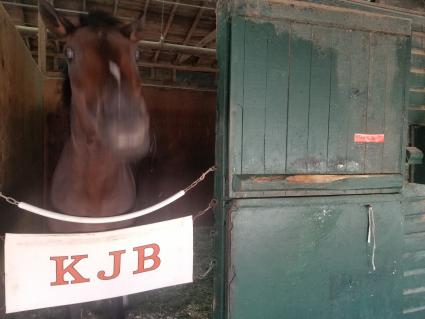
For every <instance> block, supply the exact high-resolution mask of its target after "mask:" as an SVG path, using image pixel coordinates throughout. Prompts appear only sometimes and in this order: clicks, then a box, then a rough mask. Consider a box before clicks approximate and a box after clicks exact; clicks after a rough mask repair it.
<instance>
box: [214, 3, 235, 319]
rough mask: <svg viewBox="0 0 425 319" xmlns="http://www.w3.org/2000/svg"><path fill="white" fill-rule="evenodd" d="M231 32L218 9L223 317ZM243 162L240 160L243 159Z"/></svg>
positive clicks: (217, 178) (217, 191)
mask: <svg viewBox="0 0 425 319" xmlns="http://www.w3.org/2000/svg"><path fill="white" fill-rule="evenodd" d="M230 36H231V23H230V19H229V16H228V14H227V10H223V11H221V10H219V11H218V12H217V39H216V41H217V46H218V47H219V48H220V50H218V51H217V62H218V65H219V68H220V73H219V75H218V84H217V87H218V91H217V112H216V136H215V165H216V171H215V174H214V198H215V199H217V205H216V207H215V208H214V262H215V265H214V284H213V285H214V307H213V319H223V318H224V316H225V304H226V302H225V298H226V289H225V286H226V279H225V278H226V277H225V273H226V266H225V262H226V261H225V245H226V244H225V243H226V231H225V229H226V227H225V225H226V202H225V196H226V192H227V190H226V188H227V187H228V185H227V179H226V177H227V172H228V150H227V147H228V144H227V143H228V134H229V132H228V128H229V122H228V121H229V116H228V109H229V89H230V81H229V80H230V79H229V76H228V75H229V72H230V59H231V58H232V59H233V61H234V58H233V57H231V55H230V54H229V51H230V46H231V42H230ZM239 163H240V161H239Z"/></svg>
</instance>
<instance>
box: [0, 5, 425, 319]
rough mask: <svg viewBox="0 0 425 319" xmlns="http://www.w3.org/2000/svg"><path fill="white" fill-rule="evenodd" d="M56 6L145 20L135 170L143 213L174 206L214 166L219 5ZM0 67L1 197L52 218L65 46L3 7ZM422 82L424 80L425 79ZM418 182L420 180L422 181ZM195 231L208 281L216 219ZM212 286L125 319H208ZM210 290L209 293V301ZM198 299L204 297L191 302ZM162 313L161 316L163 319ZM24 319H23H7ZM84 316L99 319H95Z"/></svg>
mask: <svg viewBox="0 0 425 319" xmlns="http://www.w3.org/2000/svg"><path fill="white" fill-rule="evenodd" d="M356 1H361V0H356ZM51 2H52V4H53V5H54V6H55V8H56V9H57V11H58V12H60V13H61V14H63V15H64V16H66V17H67V18H68V19H70V20H71V21H75V20H76V19H77V18H78V16H79V15H84V14H87V12H89V11H93V10H102V11H106V12H108V13H110V14H112V15H113V16H115V17H116V18H117V19H119V20H120V21H122V22H123V23H128V22H131V21H133V20H135V19H136V18H138V17H139V16H140V15H141V14H145V16H146V26H145V29H144V33H143V35H144V38H143V40H142V41H140V45H139V47H140V54H141V59H140V61H139V62H138V68H139V73H140V77H141V79H142V91H143V94H144V98H145V100H146V104H147V107H148V110H149V113H150V117H151V126H152V135H153V140H154V143H153V145H152V147H151V152H152V153H151V155H152V156H150V157H148V158H146V159H145V160H143V161H141V162H140V163H138V164H137V171H138V172H139V178H140V181H141V183H140V185H143V186H141V189H140V193H139V202H138V206H139V207H144V206H148V205H151V204H154V203H156V202H158V201H160V200H162V199H164V198H166V197H168V196H169V195H171V194H173V193H175V192H176V191H178V190H180V189H182V188H184V187H186V186H187V185H189V184H190V183H191V182H192V181H193V180H195V179H196V178H197V177H198V176H199V175H200V174H201V173H202V172H204V171H205V170H206V169H207V168H208V167H210V166H212V165H213V164H214V153H215V150H214V145H215V134H216V120H215V116H216V94H217V81H218V65H217V59H216V5H217V4H216V1H215V0H134V1H132V0H54V1H51ZM313 2H314V1H313ZM366 2H369V1H366ZM370 2H375V3H376V5H379V6H393V7H399V8H403V9H406V10H410V11H412V12H415V14H420V15H424V14H425V4H424V2H423V1H421V0H377V1H370ZM423 38H425V37H424V36H423V35H422V36H420V39H421V41H422V42H423ZM422 45H423V43H422ZM0 59H1V61H0V191H2V192H4V193H5V194H9V195H13V196H14V197H16V198H17V199H19V200H22V201H26V202H30V203H34V204H37V205H40V206H43V207H47V208H50V203H49V195H48V194H49V184H50V180H51V177H52V173H53V170H54V168H55V165H56V164H57V161H58V158H59V156H60V152H61V150H62V147H63V145H64V142H65V140H66V138H67V136H68V134H69V126H68V121H69V118H68V115H67V111H66V110H64V109H63V107H62V93H61V88H62V84H63V69H64V67H65V65H66V60H65V58H64V54H63V43H62V42H61V41H59V40H58V39H55V38H54V37H53V36H52V35H51V34H50V33H49V32H48V31H47V30H46V27H45V26H44V24H43V22H42V21H41V19H40V16H39V14H38V1H37V0H9V1H3V0H2V1H0ZM421 72H422V73H420V74H421V76H423V74H424V72H423V70H422V71H421ZM3 75H7V76H3ZM4 78H5V79H7V80H3V79H4ZM422 111H423V110H422ZM418 129H420V128H418ZM412 132H413V131H412ZM412 134H415V133H412ZM418 143H419V141H418ZM421 167H422V166H419V165H418V166H416V168H415V169H416V170H417V172H419V173H420V172H421V169H422V168H421ZM412 174H413V173H412ZM424 175H425V174H424ZM421 176H423V175H422V174H420V175H418V180H420V179H421V178H422V177H421ZM424 182H425V181H424ZM213 187H214V185H213V178H212V177H211V176H209V177H208V178H207V180H206V181H205V182H204V183H201V184H200V185H199V186H198V187H197V188H196V189H195V190H194V191H192V192H191V193H190V194H189V196H188V197H187V198H184V199H183V200H181V201H179V202H177V203H175V204H173V205H172V206H170V207H168V208H167V209H164V210H161V211H159V212H158V213H157V214H155V215H154V216H148V217H145V218H143V219H141V220H140V222H141V223H148V222H154V221H160V220H166V219H170V218H175V217H180V216H185V215H190V214H193V213H196V212H199V211H201V210H203V209H204V208H205V207H206V206H207V205H208V203H209V201H210V200H211V198H212V197H213ZM0 212H1V216H0V227H1V234H4V233H6V232H44V231H45V225H44V221H43V219H41V218H38V217H34V216H33V215H30V214H27V213H23V212H22V211H20V210H18V209H15V208H14V207H13V206H11V205H9V204H8V203H6V202H4V201H1V202H0ZM197 225H198V226H200V227H199V229H200V230H201V231H200V232H201V233H202V234H201V235H199V236H201V237H199V238H201V239H202V241H203V242H205V243H206V244H205V247H207V248H205V247H201V248H200V249H199V255H202V256H206V257H205V260H203V261H202V262H201V264H199V265H198V268H199V269H198V271H199V273H202V272H204V271H205V270H207V268H208V264H209V262H210V256H212V248H211V246H212V244H211V241H210V237H209V232H210V231H211V230H212V225H213V215H212V214H211V212H210V213H209V214H205V215H204V216H202V217H201V218H200V219H199V220H198V221H197ZM208 279H209V280H208V282H207V283H206V284H204V285H203V286H201V287H200V288H199V289H198V290H194V291H193V292H192V295H190V294H189V295H184V296H183V299H184V300H183V301H181V300H180V301H175V295H176V294H177V295H178V294H182V291H181V290H176V291H171V292H166V293H163V294H160V293H153V294H151V295H147V297H139V298H135V299H134V300H135V303H140V304H138V305H135V306H134V309H135V310H134V312H133V313H130V314H129V318H168V317H167V316H170V315H175V314H176V309H183V310H181V311H182V313H183V315H182V316H183V318H198V319H199V318H211V313H212V292H211V290H212V276H211V275H209V277H208ZM208 289H210V291H209V292H207V293H205V291H206V290H208ZM196 294H198V295H199V296H200V297H199V296H198V298H195V297H194V295H196ZM205 296H206V297H205ZM202 298H206V299H205V300H206V304H205V301H199V299H202ZM196 299H197V300H196ZM3 300H4V298H3V296H2V293H0V316H1V315H2V312H3V311H4V307H2V301H3ZM172 300H173V302H171V301H172ZM193 300H195V303H194V302H193ZM153 301H154V302H157V303H158V305H159V306H158V307H156V308H155V307H152V309H153V310H152V313H153V315H152V317H149V315H151V314H149V313H145V314H140V313H139V312H138V311H140V309H138V308H143V307H145V308H146V307H147V304H150V303H151V302H153ZM196 302H197V303H198V304H196ZM169 304H173V307H174V308H173V307H171V309H167V307H168V306H166V305H169ZM181 304H184V307H182V306H181ZM199 304H200V305H199ZM161 307H162V308H164V309H163V310H161V312H159V311H158V309H159V308H161ZM168 308H169V307H168ZM155 311H156V312H155ZM167 311H169V312H168V313H167ZM179 311H180V310H179ZM173 312H174V313H173ZM27 316H28V314H22V315H19V314H17V315H14V316H8V318H27ZM31 316H32V317H33V318H45V317H49V316H50V317H54V315H52V314H51V313H46V312H44V313H41V314H39V313H38V312H32V313H31ZM85 316H86V317H85V318H98V317H96V316H95V314H94V313H93V312H90V311H89V310H87V312H86V313H85ZM131 316H132V317H131ZM173 318H174V317H173Z"/></svg>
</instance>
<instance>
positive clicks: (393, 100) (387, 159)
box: [381, 36, 408, 173]
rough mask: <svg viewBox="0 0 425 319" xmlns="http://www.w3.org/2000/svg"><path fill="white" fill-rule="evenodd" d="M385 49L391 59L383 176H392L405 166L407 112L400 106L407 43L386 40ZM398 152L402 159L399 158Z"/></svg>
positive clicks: (386, 107) (403, 86) (385, 110)
mask: <svg viewBox="0 0 425 319" xmlns="http://www.w3.org/2000/svg"><path fill="white" fill-rule="evenodd" d="M383 39H384V46H385V48H386V55H387V61H386V62H387V63H386V70H387V81H386V88H385V91H386V93H385V109H384V134H385V143H384V145H383V154H382V169H381V172H383V173H392V172H394V171H397V170H398V169H399V168H400V167H401V166H402V158H403V159H404V156H403V157H401V152H399V151H400V149H401V148H402V145H403V144H404V141H403V135H401V134H400V132H403V131H405V128H404V124H405V123H404V121H403V120H401V119H404V118H405V114H406V112H405V110H404V108H400V107H399V105H403V104H404V98H405V97H404V88H405V86H406V83H405V81H402V80H404V79H405V76H404V75H403V74H405V72H404V70H405V69H406V66H405V65H406V63H405V60H406V53H407V54H408V51H406V50H405V48H406V46H407V45H406V40H405V39H404V38H401V37H390V36H384V37H383ZM397 152H399V155H398V156H396V154H397Z"/></svg>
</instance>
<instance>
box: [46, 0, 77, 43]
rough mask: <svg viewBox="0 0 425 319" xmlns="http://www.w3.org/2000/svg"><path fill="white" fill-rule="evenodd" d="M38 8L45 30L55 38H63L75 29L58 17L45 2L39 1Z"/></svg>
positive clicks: (65, 20) (52, 8) (53, 9)
mask: <svg viewBox="0 0 425 319" xmlns="http://www.w3.org/2000/svg"><path fill="white" fill-rule="evenodd" d="M38 8H39V10H40V14H41V17H42V18H43V22H44V24H45V25H46V27H47V29H48V30H49V31H50V32H52V33H53V34H54V35H56V36H57V37H59V38H63V37H65V36H66V35H68V34H69V33H71V32H72V31H73V30H74V29H75V27H74V25H73V24H72V23H71V22H70V21H69V20H67V19H66V18H64V17H61V16H59V15H58V13H57V12H56V10H55V8H54V7H53V6H52V5H51V4H50V3H49V2H48V1H47V0H39V1H38Z"/></svg>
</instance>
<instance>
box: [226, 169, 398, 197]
mask: <svg viewBox="0 0 425 319" xmlns="http://www.w3.org/2000/svg"><path fill="white" fill-rule="evenodd" d="M402 181H403V177H402V175H395V174H394V175H393V174H383V175H380V174H379V175H378V174H377V175H354V174H347V175H342V174H340V175H323V174H320V175H306V174H301V175H235V176H234V179H233V190H234V191H245V192H251V191H283V190H290V189H294V190H296V189H305V190H307V192H306V194H305V195H308V191H311V190H338V191H341V193H342V191H344V190H354V189H365V188H367V189H375V188H383V187H382V185H385V188H394V189H395V188H397V189H399V188H400V187H401V186H400V185H401V183H402Z"/></svg>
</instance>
